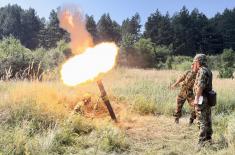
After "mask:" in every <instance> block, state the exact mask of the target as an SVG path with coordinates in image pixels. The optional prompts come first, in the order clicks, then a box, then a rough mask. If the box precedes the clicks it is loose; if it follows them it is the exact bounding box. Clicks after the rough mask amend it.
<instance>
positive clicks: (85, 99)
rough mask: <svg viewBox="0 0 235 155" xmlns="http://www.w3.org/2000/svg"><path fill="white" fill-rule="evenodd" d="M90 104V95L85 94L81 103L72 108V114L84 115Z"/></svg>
mask: <svg viewBox="0 0 235 155" xmlns="http://www.w3.org/2000/svg"><path fill="white" fill-rule="evenodd" d="M90 104H91V95H90V94H85V95H83V97H82V101H80V102H78V103H77V104H76V106H75V107H74V113H75V114H84V113H85V107H86V106H88V105H90Z"/></svg>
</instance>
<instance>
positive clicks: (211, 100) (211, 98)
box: [207, 90, 216, 107]
mask: <svg viewBox="0 0 235 155" xmlns="http://www.w3.org/2000/svg"><path fill="white" fill-rule="evenodd" d="M207 99H208V104H209V106H211V107H213V106H215V105H216V92H215V91H214V90H211V91H209V92H208V93H207Z"/></svg>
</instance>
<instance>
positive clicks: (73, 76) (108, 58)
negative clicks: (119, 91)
mask: <svg viewBox="0 0 235 155" xmlns="http://www.w3.org/2000/svg"><path fill="white" fill-rule="evenodd" d="M117 53H118V48H117V46H116V45H115V44H114V43H101V44H98V45H96V46H95V47H93V48H87V49H86V50H85V51H84V52H83V53H82V54H79V55H76V56H74V57H73V58H71V59H69V60H68V61H67V62H65V64H64V65H63V66H62V69H61V78H62V80H63V82H64V83H65V84H66V85H69V86H76V85H78V84H81V83H84V82H86V81H90V80H93V79H95V78H96V77H97V76H99V75H100V74H102V73H106V72H108V71H109V70H111V69H112V68H113V67H114V65H115V60H116V56H117Z"/></svg>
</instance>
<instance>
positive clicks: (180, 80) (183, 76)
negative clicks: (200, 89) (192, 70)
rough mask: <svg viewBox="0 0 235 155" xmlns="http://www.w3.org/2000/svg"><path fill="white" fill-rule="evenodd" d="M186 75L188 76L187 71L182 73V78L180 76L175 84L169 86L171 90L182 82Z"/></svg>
mask: <svg viewBox="0 0 235 155" xmlns="http://www.w3.org/2000/svg"><path fill="white" fill-rule="evenodd" d="M187 74H188V71H187V72H186V73H184V74H183V75H182V76H180V77H179V78H178V79H177V80H176V82H175V83H174V84H172V85H171V88H174V87H176V86H177V85H178V84H179V83H180V82H182V81H184V79H185V78H186V76H187Z"/></svg>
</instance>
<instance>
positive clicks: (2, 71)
mask: <svg viewBox="0 0 235 155" xmlns="http://www.w3.org/2000/svg"><path fill="white" fill-rule="evenodd" d="M31 59H32V54H31V51H30V50H29V49H27V48H25V47H24V46H22V45H21V43H20V41H19V40H17V39H15V38H13V37H8V38H3V40H2V41H0V63H1V66H0V77H1V78H4V77H3V76H5V78H12V77H14V76H15V75H16V74H17V73H18V72H20V71H23V70H25V69H26V68H27V67H28V66H29V64H30V62H31Z"/></svg>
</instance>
